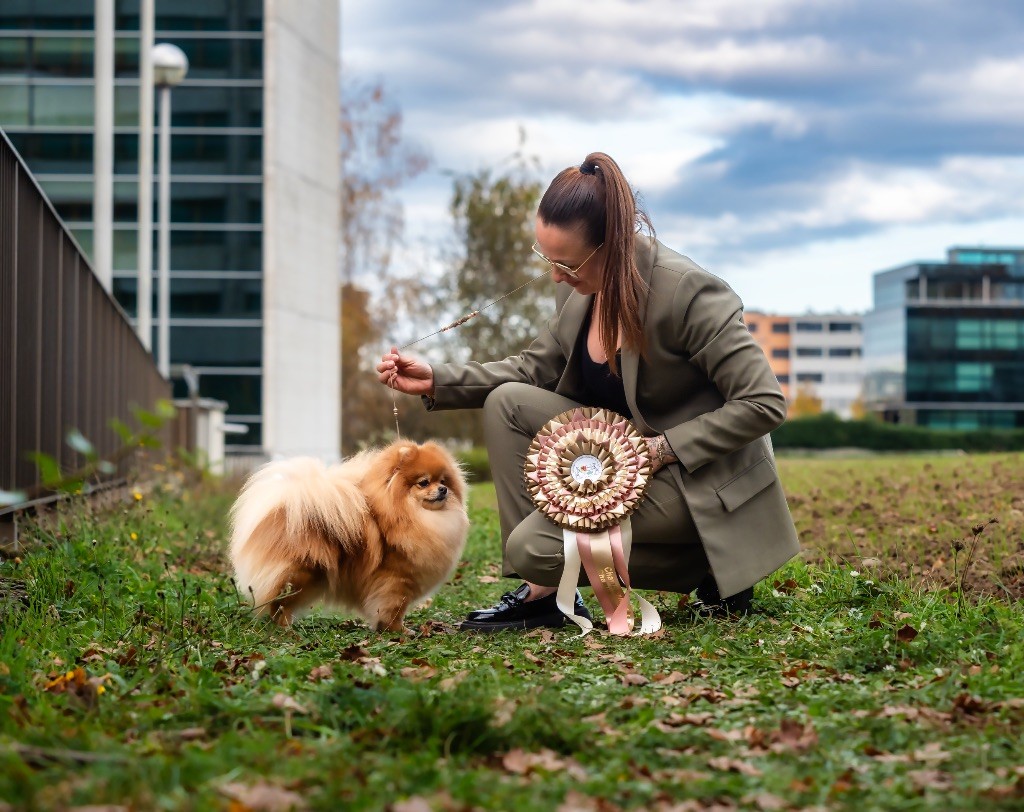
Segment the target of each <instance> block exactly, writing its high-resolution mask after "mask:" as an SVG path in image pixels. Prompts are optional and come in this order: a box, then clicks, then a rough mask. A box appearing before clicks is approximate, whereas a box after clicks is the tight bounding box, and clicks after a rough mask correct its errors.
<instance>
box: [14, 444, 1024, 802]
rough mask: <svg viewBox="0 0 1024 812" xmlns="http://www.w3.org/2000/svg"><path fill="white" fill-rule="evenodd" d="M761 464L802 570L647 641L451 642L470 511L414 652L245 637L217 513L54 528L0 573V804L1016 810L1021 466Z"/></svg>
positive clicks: (482, 537) (484, 536)
mask: <svg viewBox="0 0 1024 812" xmlns="http://www.w3.org/2000/svg"><path fill="white" fill-rule="evenodd" d="M782 467H783V473H784V477H785V483H786V486H787V491H788V492H789V494H790V498H791V501H792V503H793V506H794V515H795V517H796V519H797V524H798V527H799V528H800V530H801V533H802V539H803V541H804V543H805V544H806V545H807V547H808V553H807V555H806V556H804V557H803V558H802V559H801V560H798V561H795V562H794V563H793V564H791V565H790V566H788V567H787V568H786V569H785V570H783V571H782V572H780V573H778V574H777V575H776V576H775V578H774V579H772V581H770V582H766V583H763V584H761V585H760V586H759V587H758V590H757V595H756V603H757V606H758V612H757V614H755V615H753V616H751V617H749V618H746V619H743V620H740V621H736V622H721V621H718V622H714V621H704V620H695V619H694V618H693V617H692V616H691V614H690V612H689V610H687V609H686V608H685V607H680V606H679V605H678V598H679V596H677V595H670V594H667V593H666V594H655V595H654V596H653V599H654V600H655V602H656V603H657V604H658V606H659V608H660V610H661V612H662V617H663V619H664V621H665V623H666V628H665V630H664V631H663V632H662V633H660V634H659V636H657V637H656V638H655V639H637V638H630V639H620V638H610V637H607V636H602V635H598V634H592V635H590V636H588V637H586V638H580V637H578V636H577V634H576V633H575V632H574V631H573V630H572V629H565V630H560V631H554V632H552V631H543V632H540V631H538V632H535V633H532V634H528V635H525V636H524V635H520V634H512V633H504V634H500V635H494V636H472V635H466V634H462V633H459V632H457V631H455V630H454V624H455V623H456V622H457V621H458V619H459V618H460V617H461V616H462V614H463V613H464V612H465V611H466V610H467V609H469V608H474V607H477V606H481V605H485V604H488V603H490V602H492V601H493V599H494V598H495V597H496V596H497V595H498V594H499V593H500V591H502V590H503V589H505V588H507V586H508V584H507V583H503V582H499V581H498V579H497V578H496V575H497V567H496V564H495V562H496V559H497V555H498V537H497V517H496V515H495V513H494V509H493V504H494V502H493V491H492V490H491V489H490V488H489V487H488V486H476V487H475V488H474V492H473V510H472V513H473V530H472V535H471V537H470V542H469V546H468V549H467V552H466V557H465V561H464V563H463V564H462V566H460V568H459V570H458V572H457V573H456V576H455V578H454V581H453V583H451V584H449V585H447V586H446V587H444V588H443V589H442V590H441V591H440V593H439V594H438V595H437V596H436V597H435V600H434V602H433V604H432V605H430V606H428V607H425V608H421V609H419V610H417V611H415V612H414V613H412V614H411V615H410V618H409V623H410V625H411V626H412V627H413V628H415V630H416V634H415V635H414V636H413V637H412V638H410V639H403V638H400V637H398V636H394V635H375V634H371V633H370V632H369V631H368V630H367V629H366V627H365V626H363V625H362V624H361V623H359V622H357V621H355V620H352V619H346V618H339V617H334V616H328V615H319V614H315V615H312V616H310V617H307V618H305V619H304V620H302V621H300V622H299V623H298V624H297V625H296V626H295V627H294V628H293V629H291V630H288V631H281V630H278V629H276V628H275V627H271V626H268V625H266V624H265V623H263V622H262V621H258V620H254V619H253V618H252V616H251V614H250V612H249V611H248V609H247V607H246V605H245V604H244V603H242V602H241V601H240V600H239V598H237V597H236V595H235V591H234V588H233V585H232V583H231V581H230V578H229V574H228V572H227V567H226V562H225V557H224V554H223V549H224V514H225V512H226V509H227V507H228V505H229V504H230V502H231V499H232V496H233V494H232V493H231V491H230V489H227V488H223V487H220V486H218V485H216V484H212V483H205V484H202V485H201V486H198V487H196V486H189V485H186V484H184V482H183V481H181V480H180V479H178V478H175V477H173V476H171V477H169V478H168V479H167V480H166V482H165V483H164V484H160V485H158V486H154V487H153V488H152V489H149V490H145V491H144V492H140V494H139V495H141V496H142V498H141V499H135V498H133V496H132V494H131V493H127V494H125V495H124V498H123V501H121V502H119V503H118V504H116V505H115V506H114V507H112V508H111V507H109V506H108V507H107V508H103V509H101V508H99V507H89V506H87V505H81V504H78V505H77V506H75V507H72V508H67V509H65V510H64V512H63V514H62V515H61V516H60V517H53V516H51V517H48V519H47V521H45V522H43V523H41V525H40V526H39V527H38V528H36V529H29V530H28V531H27V533H26V535H27V536H29V537H30V538H29V539H28V540H29V542H30V546H31V549H29V550H28V551H27V552H26V553H25V554H23V556H22V558H21V559H20V560H7V561H4V562H3V563H0V809H6V808H7V806H9V807H10V808H13V809H23V808H24V809H68V808H73V807H75V806H79V805H87V804H120V805H123V806H124V807H125V808H131V809H138V810H149V809H195V810H208V809H232V810H236V812H238V811H240V810H246V809H254V810H255V809H288V808H292V807H294V808H306V807H308V808H315V809H389V808H390V809H394V810H398V811H399V812H413V811H414V810H416V811H418V810H426V809H438V810H464V809H495V810H512V809H515V810H520V809H522V810H526V809H535V810H546V809H551V810H554V809H559V808H560V807H561V808H562V809H564V810H601V812H607V811H608V810H615V809H620V808H622V809H654V810H657V809H665V810H669V809H676V810H688V809H722V810H728V809H734V808H735V809H760V810H772V809H834V808H835V809H845V808H857V809H862V810H869V809H935V810H951V809H967V808H969V809H972V810H983V809H1008V810H1009V809H1020V808H1022V806H1024V744H1022V743H1021V740H1022V734H1024V680H1022V679H1021V676H1020V675H1021V673H1022V671H1024V649H1022V646H1021V642H1020V641H1021V640H1022V639H1024V619H1022V615H1021V604H1020V603H1019V602H1014V596H1015V594H1016V593H1014V591H1013V590H1014V587H1013V584H1014V583H1016V582H1015V581H1013V578H1014V577H1015V576H1014V573H1016V572H1017V570H1015V569H1014V567H1015V566H1016V565H1015V563H1014V562H1015V561H1019V556H1020V553H1021V550H1022V538H1021V532H1020V526H1021V525H1020V508H1021V507H1022V506H1024V505H1022V503H1021V501H1020V499H1021V493H1022V490H1021V487H1020V484H1019V483H1020V482H1021V481H1024V477H1021V476H1020V472H1021V470H1022V467H1024V466H1022V458H1021V456H1020V455H1016V456H1014V455H1001V456H978V457H969V458H943V457H936V458H928V457H907V458H893V457H886V458H868V459H863V460H844V461H829V460H820V459H819V460H796V459H789V460H784V461H783V462H782ZM1015 477H1016V478H1015ZM1014 482H1016V485H1014ZM1012 511H1017V512H1018V514H1017V515H1014V514H1013V512H1012ZM990 514H991V515H990ZM990 518H998V519H999V523H998V524H994V525H990V526H986V528H985V529H984V530H983V531H982V532H981V533H980V535H979V541H978V550H977V553H976V556H975V560H974V561H973V562H972V564H971V567H970V569H969V572H968V579H967V583H968V585H969V587H970V589H969V591H968V594H967V595H966V597H965V599H964V600H962V601H958V600H957V592H956V589H954V588H951V584H952V575H951V573H952V570H951V569H948V571H947V567H948V566H949V565H951V563H952V561H951V559H952V557H953V549H952V543H953V541H955V540H957V539H959V538H962V537H964V536H966V538H967V542H968V547H967V548H966V549H965V550H963V551H956V558H957V559H958V564H957V566H958V567H960V568H962V567H963V565H964V563H965V557H966V554H967V552H968V550H969V548H970V543H971V540H972V538H973V532H972V529H971V526H972V524H974V523H978V522H987V521H988V519H990ZM932 527H934V528H935V530H932V529H931V528H932ZM846 531H848V532H846ZM897 531H902V532H897ZM1014 556H1017V558H1014ZM940 557H941V558H942V561H941V563H940V565H939V566H938V567H936V566H935V562H936V560H937V559H938V558H940ZM979 562H980V565H979ZM976 567H977V569H978V573H979V574H978V575H976V574H975V572H974V569H975V568H976ZM959 572H962V569H959V570H958V573H959ZM773 581H778V584H777V586H775V587H773V583H772V582H773ZM585 597H586V599H587V601H588V604H589V605H590V606H591V608H592V609H593V608H596V604H595V602H594V601H593V599H592V597H591V596H589V595H586V596H585ZM79 669H80V670H79ZM5 804H6V805H5Z"/></svg>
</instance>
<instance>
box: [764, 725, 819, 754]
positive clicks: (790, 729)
mask: <svg viewBox="0 0 1024 812" xmlns="http://www.w3.org/2000/svg"><path fill="white" fill-rule="evenodd" d="M768 741H769V747H770V749H771V750H772V752H776V753H781V752H783V751H786V750H796V751H797V752H800V751H803V750H809V749H810V748H812V747H814V746H815V745H816V744H817V743H818V732H817V731H816V730H815V729H814V725H812V724H811V723H810V722H808V723H807V724H803V723H802V722H798V721H796V720H795V719H783V720H782V722H781V724H780V725H779V729H778V730H775V731H772V732H771V733H770V734H769V736H768Z"/></svg>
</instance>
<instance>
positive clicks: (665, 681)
mask: <svg viewBox="0 0 1024 812" xmlns="http://www.w3.org/2000/svg"><path fill="white" fill-rule="evenodd" d="M651 679H653V680H654V681H655V682H656V683H658V684H659V685H675V684H676V683H677V682H686V681H687V680H688V679H689V677H687V676H686V674H682V673H680V672H679V671H673V672H671V673H670V674H655V675H654V676H653V677H651Z"/></svg>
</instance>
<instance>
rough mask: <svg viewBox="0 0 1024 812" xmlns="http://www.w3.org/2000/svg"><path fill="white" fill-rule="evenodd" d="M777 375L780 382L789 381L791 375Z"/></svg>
mask: <svg viewBox="0 0 1024 812" xmlns="http://www.w3.org/2000/svg"><path fill="white" fill-rule="evenodd" d="M775 377H776V378H778V379H779V383H789V375H776V376H775Z"/></svg>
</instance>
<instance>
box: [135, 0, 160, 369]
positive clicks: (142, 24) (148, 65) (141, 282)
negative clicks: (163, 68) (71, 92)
mask: <svg viewBox="0 0 1024 812" xmlns="http://www.w3.org/2000/svg"><path fill="white" fill-rule="evenodd" d="M153 4H154V0H142V2H141V3H140V4H139V207H138V208H139V211H138V219H139V228H138V295H137V296H136V297H135V302H136V308H135V313H136V316H135V330H136V332H137V333H138V334H139V340H140V341H141V342H142V346H143V347H145V348H146V351H147V352H150V351H152V348H153V29H154V21H155V14H156V12H155V11H154V8H153Z"/></svg>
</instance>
